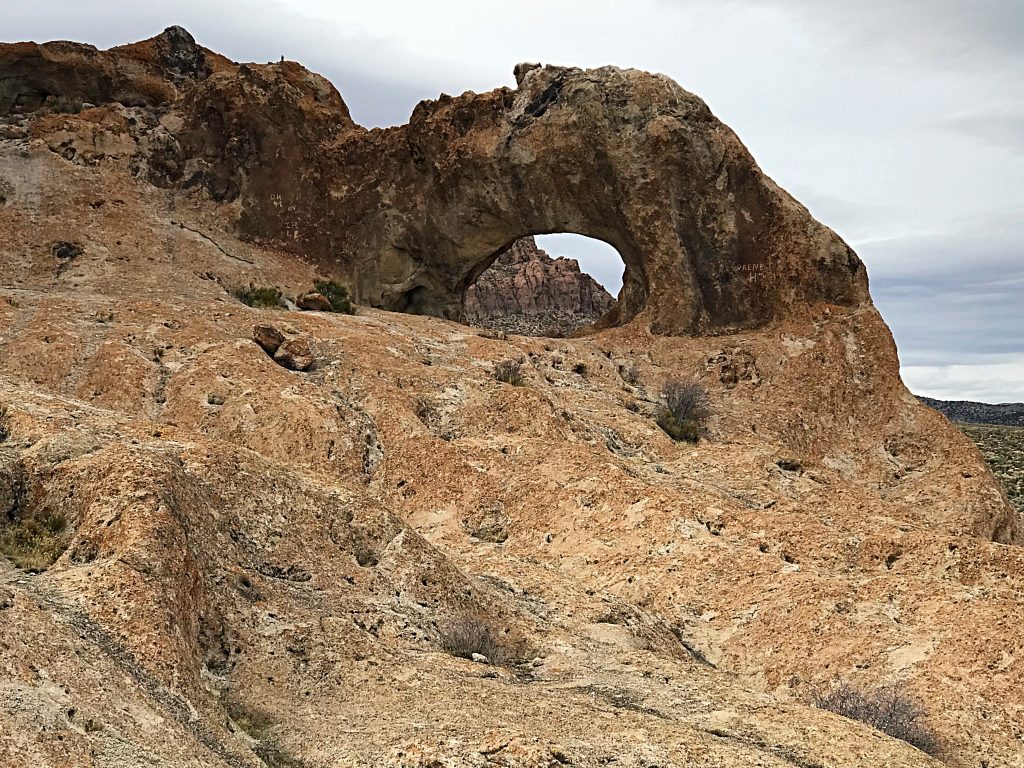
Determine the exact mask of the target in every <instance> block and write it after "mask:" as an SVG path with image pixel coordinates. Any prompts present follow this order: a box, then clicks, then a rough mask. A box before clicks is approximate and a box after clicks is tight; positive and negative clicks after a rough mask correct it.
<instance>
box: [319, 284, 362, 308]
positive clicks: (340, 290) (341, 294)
mask: <svg viewBox="0 0 1024 768" xmlns="http://www.w3.org/2000/svg"><path fill="white" fill-rule="evenodd" d="M313 288H314V289H315V290H316V292H317V293H319V294H322V295H323V296H326V297H327V300H328V301H329V302H331V307H332V308H333V309H334V311H335V312H343V313H344V314H346V315H352V314H355V309H353V307H352V299H351V298H350V297H349V295H348V288H346V287H345V286H344V285H341V284H340V283H336V282H335V281H334V280H316V281H315V282H314V283H313Z"/></svg>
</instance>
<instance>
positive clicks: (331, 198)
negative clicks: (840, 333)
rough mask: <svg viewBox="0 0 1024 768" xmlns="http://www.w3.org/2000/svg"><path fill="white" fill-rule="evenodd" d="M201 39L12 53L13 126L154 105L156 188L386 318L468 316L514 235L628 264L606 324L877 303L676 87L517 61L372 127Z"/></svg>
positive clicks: (640, 75) (7, 78) (744, 323)
mask: <svg viewBox="0 0 1024 768" xmlns="http://www.w3.org/2000/svg"><path fill="white" fill-rule="evenodd" d="M189 41H190V38H188V37H187V33H184V31H183V30H177V29H176V28H171V29H169V30H167V31H166V32H165V33H164V34H163V35H161V36H160V37H158V38H156V39H155V41H146V42H144V43H137V44H135V45H134V46H126V47H125V48H120V49H113V50H111V51H109V52H101V51H96V50H95V49H92V48H89V47H87V46H75V45H74V44H70V43H67V44H64V43H60V44H57V43H54V44H47V45H45V46H37V45H34V44H33V45H29V44H25V45H21V46H5V47H4V49H3V51H2V52H0V72H2V73H3V75H4V81H3V82H4V90H3V93H2V94H0V115H2V114H8V113H11V112H18V111H25V110H35V109H40V108H43V107H45V105H46V104H47V103H48V101H47V100H48V99H52V98H76V99H81V100H88V101H90V102H92V103H95V104H98V105H101V104H108V103H112V102H119V103H120V104H121V105H123V106H124V107H130V106H133V105H134V106H140V107H146V108H149V109H151V110H155V111H156V112H157V113H159V114H158V117H159V119H152V120H148V121H147V120H145V119H143V120H141V121H140V120H138V119H136V120H135V121H134V122H132V121H129V122H130V123H131V124H130V125H127V126H113V125H111V126H109V127H108V131H116V132H118V133H120V134H121V135H125V136H126V137H127V138H128V139H130V141H131V142H133V143H134V144H135V145H136V147H135V149H134V150H133V149H127V150H125V151H128V152H134V154H137V155H138V156H139V158H140V159H137V160H136V161H135V165H136V166H137V167H138V168H140V169H142V168H143V167H144V169H145V173H146V175H147V177H148V178H149V179H150V180H151V181H153V182H155V183H159V184H163V185H174V186H184V187H193V186H202V187H203V188H205V189H206V190H207V191H208V192H209V194H210V195H211V196H212V197H213V198H214V199H215V200H217V201H220V202H232V201H237V202H238V203H239V207H240V213H239V218H238V220H237V225H238V227H239V228H240V230H241V231H242V232H243V233H244V234H245V235H247V236H248V237H251V238H258V239H261V240H265V241H272V242H275V243H277V244H278V245H280V246H281V247H283V248H286V249H288V250H291V251H293V252H296V253H298V254H300V255H303V256H305V257H311V258H313V259H314V260H315V261H316V262H317V263H318V265H319V266H320V267H321V269H323V270H326V271H329V272H331V273H332V274H334V275H335V276H337V277H339V278H341V279H343V280H345V281H346V282H347V283H348V284H349V285H350V287H351V290H352V293H353V297H354V299H355V300H356V301H357V302H360V303H364V304H370V305H372V306H376V307H381V308H385V309H392V310H399V311H405V312H414V313H421V314H433V315H440V316H443V317H449V318H455V319H459V318H463V317H464V316H465V308H464V295H465V291H466V289H467V288H468V286H470V285H471V284H472V283H473V282H475V280H476V279H477V278H478V277H479V275H480V274H481V273H482V272H483V271H484V270H485V269H487V267H489V266H490V265H491V264H492V263H493V262H494V260H495V259H496V258H497V257H498V256H500V255H501V254H502V253H503V252H504V251H505V250H506V249H508V248H509V246H511V244H512V243H514V242H516V241H517V240H519V239H520V238H522V237H526V236H530V235H533V234H540V233H549V232H576V233H579V234H584V235H589V236H591V237H595V238H597V239H600V240H604V241H606V242H608V243H610V244H612V245H613V246H615V248H616V249H617V250H618V251H619V253H620V254H621V256H622V258H623V261H624V262H625V275H624V285H623V289H622V291H621V293H620V296H619V300H618V302H617V304H616V305H615V307H614V308H613V309H612V311H611V312H610V313H609V315H608V316H607V317H606V318H605V319H604V324H605V325H618V324H622V323H625V322H628V321H630V320H632V319H633V318H635V317H638V316H642V318H643V322H644V323H645V324H646V325H647V326H648V327H649V328H651V329H652V330H653V331H654V332H656V333H669V334H671V333H713V332H721V331H727V330H730V329H737V328H754V327H760V326H763V325H765V324H766V323H768V322H770V321H773V320H780V319H783V318H786V317H789V316H792V315H793V314H794V313H799V312H801V311H803V309H802V308H803V307H805V306H807V305H808V304H813V303H815V302H824V303H831V304H837V305H841V306H846V307H856V306H860V305H863V304H864V303H865V302H867V301H868V296H867V279H866V276H865V272H864V269H863V266H862V265H861V262H860V260H859V259H858V258H857V256H856V255H855V254H854V253H853V252H852V251H851V250H850V248H849V247H848V246H846V244H845V243H843V242H842V241H841V240H840V239H839V238H838V236H836V235H835V233H833V232H831V231H830V230H829V229H828V228H826V227H824V226H823V225H821V224H819V223H818V222H816V221H815V220H814V219H813V218H812V217H811V216H810V214H809V213H808V212H807V210H806V209H805V208H804V207H803V206H801V205H800V204H799V203H797V202H796V201H795V200H793V199H792V198H791V197H790V196H789V195H787V194H786V193H785V192H784V191H782V190H781V189H779V188H778V187H777V186H776V185H775V184H773V183H772V182H771V180H770V179H768V178H767V177H765V176H764V175H763V174H762V173H761V172H760V170H759V169H758V167H757V165H756V164H755V162H754V160H753V158H752V157H751V156H750V153H749V152H747V150H746V149H745V148H744V147H743V145H742V144H741V143H740V141H739V139H737V138H736V136H735V134H733V133H732V131H730V130H729V129H728V128H727V127H726V126H724V125H722V123H721V122H719V121H718V120H717V119H716V118H715V117H714V115H712V114H711V112H710V110H709V109H708V108H707V106H706V105H705V104H704V103H703V102H702V101H701V100H700V99H699V98H698V97H696V96H694V95H693V94H690V93H688V92H686V91H684V90H683V89H682V88H680V87H679V86H678V85H676V84H675V83H674V82H672V81H671V80H669V79H668V78H666V77H664V76H661V75H652V74H648V73H645V72H640V71H637V70H620V69H617V68H614V67H604V68H601V69H596V70H580V69H570V68H563V67H520V68H518V69H517V72H518V81H519V82H518V88H517V89H515V90H511V89H508V88H502V89H498V90H496V91H492V92H489V93H485V94H473V93H466V94H463V95H462V96H459V97H450V96H442V97H441V98H439V99H437V100H434V101H424V102H421V103H420V104H419V105H418V106H417V108H416V109H415V111H414V112H413V115H412V117H411V119H410V122H409V123H408V124H407V125H404V126H398V127H395V128H390V129H386V130H373V131H367V130H365V129H363V128H361V127H359V126H357V125H355V124H354V123H353V122H352V120H351V118H350V116H349V114H348V109H347V108H346V106H345V103H344V101H343V100H342V98H341V96H340V95H339V93H338V92H337V90H336V89H335V88H334V87H333V86H332V85H331V84H330V83H328V82H327V81H326V80H324V79H323V78H321V77H319V76H318V75H315V74H313V73H310V72H308V71H307V70H305V69H303V68H302V67H300V66H299V65H297V64H294V63H291V62H280V63H275V64H267V65H249V64H243V65H233V64H230V63H226V62H224V61H223V60H222V59H220V58H218V57H215V56H214V55H213V54H209V53H206V52H203V51H201V50H199V49H198V48H197V47H195V46H194V44H192V43H190V42H189ZM211 73H212V74H211ZM270 115H273V119H270V117H269V116H270ZM53 127H55V126H53ZM45 132H46V129H45V127H44V126H39V134H40V135H43V134H44V133H45Z"/></svg>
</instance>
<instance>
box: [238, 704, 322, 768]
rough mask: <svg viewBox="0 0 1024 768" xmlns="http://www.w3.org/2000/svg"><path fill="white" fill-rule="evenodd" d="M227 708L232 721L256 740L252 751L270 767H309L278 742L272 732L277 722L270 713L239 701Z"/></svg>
mask: <svg viewBox="0 0 1024 768" xmlns="http://www.w3.org/2000/svg"><path fill="white" fill-rule="evenodd" d="M225 709H226V711H227V715H228V717H230V718H231V722H232V723H234V725H235V726H236V727H237V728H240V729H241V730H242V731H244V732H245V734H246V735H247V736H249V738H251V739H252V740H253V741H255V742H256V743H255V744H254V745H253V748H252V751H253V752H255V753H256V755H257V757H259V758H260V760H262V761H263V763H264V764H265V765H266V766H267V767H268V768H307V765H308V764H307V763H305V762H304V761H303V760H300V759H299V758H297V757H295V756H294V755H292V754H290V753H289V752H288V751H287V750H285V749H283V748H282V747H281V746H280V745H279V744H278V743H277V739H276V738H275V737H274V735H273V732H272V729H273V727H274V726H275V722H274V720H273V718H272V717H271V716H270V715H269V714H268V713H266V712H264V711H262V710H259V709H255V708H253V707H249V706H248V705H246V704H244V703H242V702H238V701H233V702H229V703H228V704H227V706H226V707H225Z"/></svg>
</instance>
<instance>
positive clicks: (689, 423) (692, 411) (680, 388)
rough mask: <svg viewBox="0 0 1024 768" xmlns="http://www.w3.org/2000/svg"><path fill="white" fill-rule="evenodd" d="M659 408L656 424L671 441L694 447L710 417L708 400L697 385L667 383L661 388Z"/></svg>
mask: <svg viewBox="0 0 1024 768" xmlns="http://www.w3.org/2000/svg"><path fill="white" fill-rule="evenodd" d="M661 400H662V405H661V407H660V408H658V412H657V415H656V421H657V423H658V426H659V427H661V428H662V429H663V430H664V431H665V434H667V435H668V436H669V437H671V438H672V439H673V440H675V441H677V442H678V441H680V440H686V441H688V442H691V443H695V442H697V441H698V440H699V439H700V436H701V433H702V432H703V431H704V426H705V424H706V423H707V420H708V418H709V417H710V416H711V398H710V397H709V396H708V390H707V388H706V387H705V386H704V385H703V384H701V383H700V382H699V381H682V380H680V379H669V380H668V381H666V382H665V384H664V386H662V388H661Z"/></svg>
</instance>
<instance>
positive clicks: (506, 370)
mask: <svg viewBox="0 0 1024 768" xmlns="http://www.w3.org/2000/svg"><path fill="white" fill-rule="evenodd" d="M494 378H496V379H497V380H498V381H501V382H504V383H505V384H511V385H512V386H513V387H521V386H523V385H524V384H525V383H526V378H525V377H524V376H523V361H522V360H502V361H501V362H500V363H498V364H497V365H495V366H494Z"/></svg>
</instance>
